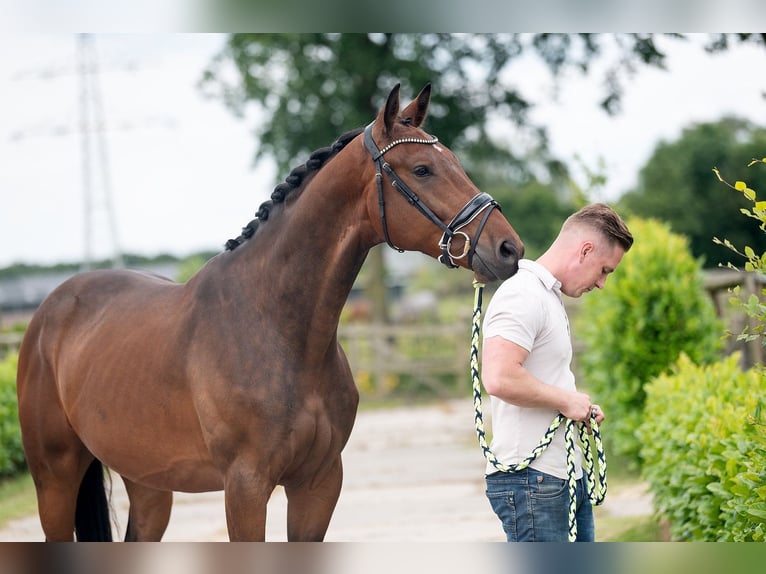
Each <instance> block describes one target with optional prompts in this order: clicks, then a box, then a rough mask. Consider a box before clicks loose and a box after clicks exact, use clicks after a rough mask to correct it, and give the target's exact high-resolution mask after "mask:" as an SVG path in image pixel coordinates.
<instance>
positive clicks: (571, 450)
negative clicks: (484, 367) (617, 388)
mask: <svg viewBox="0 0 766 574" xmlns="http://www.w3.org/2000/svg"><path fill="white" fill-rule="evenodd" d="M474 288H475V294H474V310H473V320H472V329H471V358H470V366H471V380H472V383H473V405H474V413H475V424H476V436H477V437H478V439H479V446H480V447H481V450H482V452H483V453H484V457H485V458H486V459H487V461H488V462H489V463H490V464H492V466H494V467H495V468H496V469H497V470H499V471H501V472H510V473H512V472H519V471H521V470H524V469H525V468H527V467H528V466H529V465H530V464H531V463H532V462H533V461H534V460H535V459H536V458H537V457H539V456H540V455H541V454H542V453H543V452H544V451H545V449H546V448H548V445H550V444H551V441H552V440H553V435H554V434H556V431H557V430H558V428H559V427H560V426H561V423H562V422H564V421H566V422H565V426H564V442H565V443H566V453H567V475H568V485H569V541H570V542H574V541H575V540H576V538H577V520H576V518H575V515H576V513H577V497H576V487H577V478H576V472H577V469H576V468H575V427H578V430H579V439H580V443H581V444H582V453H583V470H584V472H585V483H586V490H587V494H588V498H589V499H590V501H591V503H592V504H593V505H594V506H598V505H600V504H601V503H603V502H604V499H605V498H606V488H607V484H606V456H605V454H604V445H603V443H602V441H601V431H600V430H599V428H598V423H597V422H596V415H595V413H594V412H591V416H590V421H589V422H590V428H591V430H592V432H593V443H591V441H589V440H588V425H587V424H586V423H585V422H579V423H576V422H575V421H573V420H572V419H568V418H566V417H565V416H564V415H562V414H559V415H557V416H556V418H555V419H553V422H552V423H551V425H550V426H549V427H548V430H546V431H545V434H544V435H543V437H542V438H541V439H540V442H538V443H537V446H536V447H535V448H534V449H533V450H532V452H531V453H530V454H529V456H527V458H525V459H524V460H522V461H521V462H520V463H518V464H514V465H510V466H508V465H505V464H503V463H501V462H500V461H499V460H497V457H496V456H495V454H494V453H493V452H492V450H491V449H490V447H489V445H488V444H487V438H486V433H485V431H484V422H483V416H482V406H481V376H480V374H479V336H480V332H481V308H482V294H483V291H484V285H483V284H482V283H479V282H478V281H474ZM594 445H595V450H596V456H597V457H598V488H597V485H596V476H595V471H594V467H595V466H596V465H595V464H594V460H593V452H592V449H593V447H594Z"/></svg>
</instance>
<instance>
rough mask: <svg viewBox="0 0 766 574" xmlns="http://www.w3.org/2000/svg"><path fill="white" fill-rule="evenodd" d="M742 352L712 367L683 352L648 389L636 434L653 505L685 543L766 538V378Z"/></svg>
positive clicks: (674, 535)
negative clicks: (765, 413) (743, 360)
mask: <svg viewBox="0 0 766 574" xmlns="http://www.w3.org/2000/svg"><path fill="white" fill-rule="evenodd" d="M738 361H739V357H738V355H737V354H734V355H731V356H730V357H728V358H726V359H724V360H722V361H720V362H718V363H715V364H712V365H708V366H697V365H695V364H694V363H693V362H692V361H691V360H690V359H689V357H688V356H686V355H682V356H681V357H680V359H679V360H678V362H677V363H676V365H675V366H674V370H673V373H672V374H663V375H661V376H659V377H657V378H655V379H654V380H653V381H652V382H651V383H650V384H648V385H647V386H646V387H645V388H646V393H647V400H646V406H645V409H644V415H645V418H644V422H643V423H642V424H641V426H640V428H639V430H638V433H637V434H638V436H639V437H640V439H641V441H642V443H643V447H642V449H641V456H642V458H643V460H644V467H643V471H644V475H645V476H646V478H647V479H648V480H649V483H650V486H651V490H652V493H653V495H654V504H655V507H656V508H657V510H658V511H659V512H661V513H662V514H663V515H664V516H665V517H667V518H668V520H669V521H670V528H671V535H672V536H673V538H675V539H679V540H695V541H716V540H719V541H750V540H764V539H765V538H766V438H765V437H764V434H763V428H762V424H763V423H762V421H760V417H761V408H762V403H763V400H764V399H763V397H764V396H766V385H764V379H763V378H762V377H761V376H760V375H759V373H758V372H757V371H756V370H749V371H747V372H742V371H741V370H740V369H739V367H738Z"/></svg>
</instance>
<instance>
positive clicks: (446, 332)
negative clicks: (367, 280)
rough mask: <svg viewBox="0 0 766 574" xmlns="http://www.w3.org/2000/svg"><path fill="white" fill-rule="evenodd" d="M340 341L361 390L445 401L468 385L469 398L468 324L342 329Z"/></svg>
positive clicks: (367, 325)
mask: <svg viewBox="0 0 766 574" xmlns="http://www.w3.org/2000/svg"><path fill="white" fill-rule="evenodd" d="M338 336H339V340H340V342H341V345H342V346H343V350H344V351H345V352H346V356H347V357H348V361H349V364H350V366H351V370H352V371H353V373H354V378H355V379H356V382H357V384H358V385H359V388H360V390H361V391H362V392H363V393H365V394H368V395H372V396H375V397H383V396H386V395H388V394H390V393H391V392H392V391H404V392H412V393H419V392H424V391H425V392H427V393H429V394H435V395H436V396H441V395H445V394H448V393H450V392H451V391H454V390H455V387H456V385H462V384H463V383H465V389H466V394H467V395H468V394H470V385H469V383H468V381H470V375H469V365H468V361H469V357H470V343H471V324H470V320H465V321H463V322H461V323H454V324H448V325H418V324H407V325H381V324H375V323H356V324H347V325H341V327H340V329H339V331H338Z"/></svg>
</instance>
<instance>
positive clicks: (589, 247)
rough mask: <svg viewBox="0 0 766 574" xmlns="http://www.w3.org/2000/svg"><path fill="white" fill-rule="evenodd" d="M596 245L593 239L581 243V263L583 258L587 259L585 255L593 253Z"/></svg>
mask: <svg viewBox="0 0 766 574" xmlns="http://www.w3.org/2000/svg"><path fill="white" fill-rule="evenodd" d="M593 250H594V247H593V242H591V241H583V242H582V244H581V245H580V263H582V261H583V259H585V256H586V255H588V254H589V253H593Z"/></svg>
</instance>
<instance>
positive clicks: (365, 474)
mask: <svg viewBox="0 0 766 574" xmlns="http://www.w3.org/2000/svg"><path fill="white" fill-rule="evenodd" d="M483 472H484V458H483V456H482V454H481V451H480V449H479V447H478V445H477V443H476V436H475V433H474V431H473V404H472V402H471V401H470V400H462V399H461V400H453V401H442V402H439V403H438V404H433V405H430V406H424V407H412V408H397V409H387V410H374V411H363V412H361V413H359V415H358V416H357V422H356V425H355V427H354V431H353V433H352V435H351V439H350V440H349V443H348V445H347V446H346V449H345V451H344V476H345V478H344V484H343V490H342V492H341V495H340V501H339V502H338V506H337V507H336V510H335V514H334V515H333V519H332V521H331V523H330V528H329V530H328V531H327V536H326V540H327V541H343V542H357V541H364V542H377V541H413V542H414V541H428V542H444V541H455V542H458V541H459V542H486V541H503V540H505V536H504V534H503V531H502V528H501V526H500V523H499V521H498V520H497V518H496V517H495V516H494V514H493V513H492V511H491V509H490V507H489V503H488V502H487V500H486V498H485V497H484V479H483ZM113 503H114V507H115V509H116V511H117V514H118V524H119V527H120V532H122V531H123V529H124V528H125V524H126V522H127V497H126V495H125V492H124V489H123V487H122V481H121V480H120V479H119V477H117V478H116V479H115V480H114V493H113ZM651 511H652V509H651V497H650V496H649V494H648V493H647V492H646V489H645V487H644V485H641V484H638V485H630V486H628V487H624V488H621V489H620V490H618V491H616V492H615V491H614V489H612V490H610V493H609V494H608V495H607V499H606V501H605V503H604V505H603V506H602V507H601V508H600V509H599V512H600V513H603V514H606V515H608V516H612V517H630V516H636V515H644V514H650V513H651ZM285 523H286V498H285V496H284V492H283V491H282V489H281V487H280V488H277V490H276V491H275V492H274V495H273V496H272V498H271V500H270V502H269V511H268V522H267V527H266V539H267V540H269V541H284V540H286V539H287V534H286V526H285ZM597 528H598V518H597ZM42 538H43V535H42V530H41V528H40V525H39V522H38V519H37V516H36V515H35V516H30V517H26V518H23V519H20V520H16V521H13V522H11V523H10V524H8V525H6V527H5V528H3V529H0V540H2V541H36V540H42ZM164 540H166V541H225V540H227V534H226V522H225V516H224V505H223V493H221V492H212V493H202V494H186V493H176V494H175V504H174V506H173V514H172V516H171V519H170V525H169V526H168V529H167V532H166V534H165V537H164Z"/></svg>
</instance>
